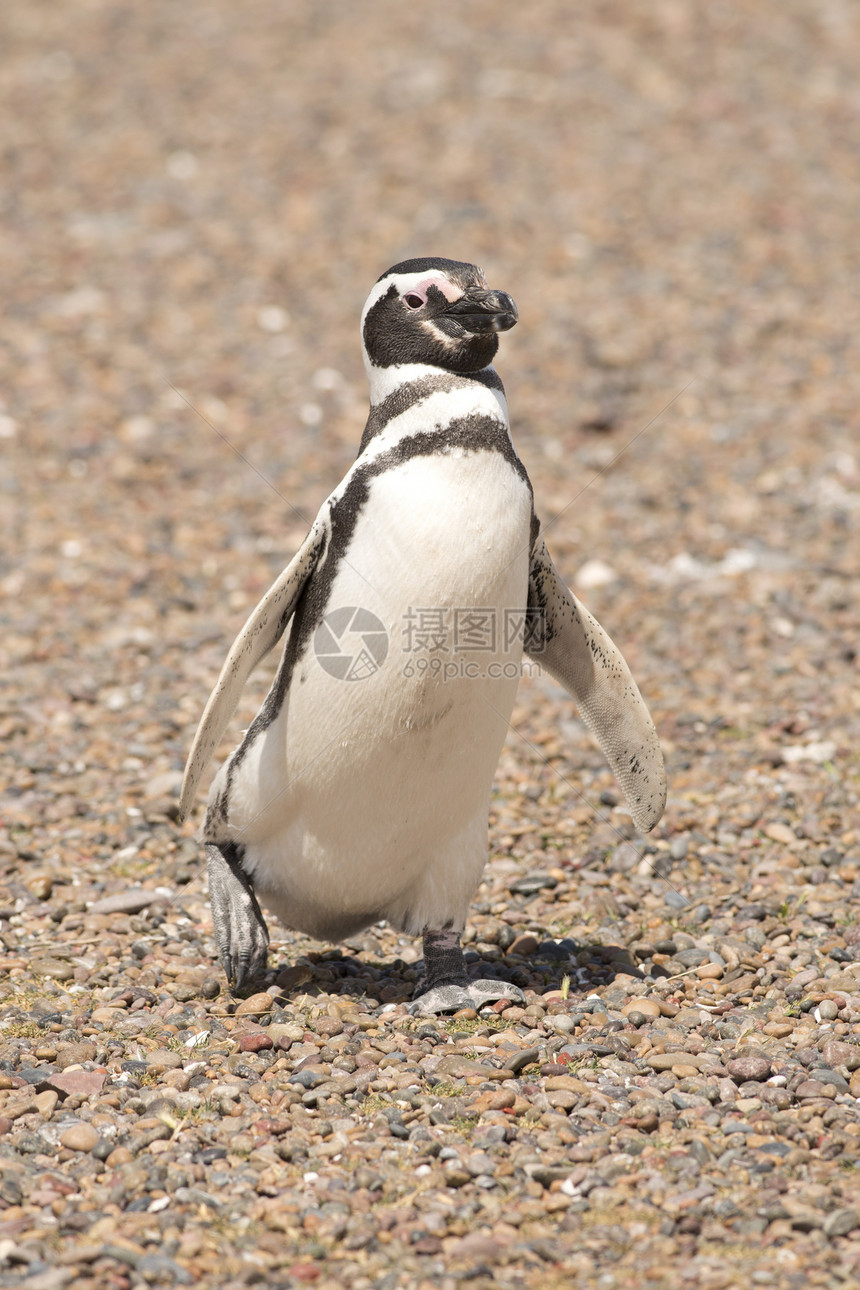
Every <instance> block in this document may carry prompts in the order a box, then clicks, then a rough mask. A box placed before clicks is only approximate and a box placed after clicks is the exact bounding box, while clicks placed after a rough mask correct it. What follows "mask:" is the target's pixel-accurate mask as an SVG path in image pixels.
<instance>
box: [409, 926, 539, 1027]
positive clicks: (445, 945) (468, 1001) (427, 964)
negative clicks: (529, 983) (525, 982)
mask: <svg viewBox="0 0 860 1290" xmlns="http://www.w3.org/2000/svg"><path fill="white" fill-rule="evenodd" d="M423 939H424V974H423V976H422V977H421V978H419V981H418V984H417V985H416V987H415V995H414V996H413V1001H412V1003H411V1005H410V1007H409V1011H410V1012H411V1013H413V1014H415V1013H424V1014H430V1013H434V1012H459V1011H460V1009H461V1008H474V1009H475V1010H476V1011H477V1010H478V1008H483V1007H485V1006H486V1005H487V1004H488V1003H495V1002H496V1001H497V1000H498V999H511V1000H512V1001H514V1002H517V1003H523V1002H525V995H524V994H523V992H522V990H518V989H517V987H516V986H515V985H509V984H508V982H507V981H491V980H489V979H485V980H481V981H472V980H470V978H469V973H468V971H467V970H466V960H465V959H464V958H463V950H462V947H461V945H460V934H459V932H455V931H452V930H451V928H449V927H446V928H443V929H442V931H439V932H436V931H432V930H431V929H430V928H425V929H424V938H423Z"/></svg>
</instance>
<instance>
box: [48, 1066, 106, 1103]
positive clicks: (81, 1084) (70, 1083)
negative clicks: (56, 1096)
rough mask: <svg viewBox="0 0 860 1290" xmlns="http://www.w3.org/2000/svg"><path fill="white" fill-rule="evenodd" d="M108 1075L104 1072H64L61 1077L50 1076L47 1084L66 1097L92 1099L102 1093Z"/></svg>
mask: <svg viewBox="0 0 860 1290" xmlns="http://www.w3.org/2000/svg"><path fill="white" fill-rule="evenodd" d="M106 1079H107V1075H106V1074H105V1072H104V1071H80V1070H78V1071H76V1070H64V1071H61V1072H60V1074H59V1075H50V1076H49V1077H48V1080H47V1083H48V1084H50V1086H51V1088H55V1089H56V1090H57V1092H59V1093H62V1094H63V1096H64V1097H80V1098H86V1097H92V1096H93V1094H94V1093H100V1092H101V1091H102V1088H103V1087H104V1082H105V1080H106Z"/></svg>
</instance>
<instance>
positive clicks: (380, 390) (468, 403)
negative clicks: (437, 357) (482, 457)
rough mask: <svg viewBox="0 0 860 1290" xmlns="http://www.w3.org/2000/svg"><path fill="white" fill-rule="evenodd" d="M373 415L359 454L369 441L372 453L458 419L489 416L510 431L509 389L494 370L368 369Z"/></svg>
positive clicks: (405, 365)
mask: <svg viewBox="0 0 860 1290" xmlns="http://www.w3.org/2000/svg"><path fill="white" fill-rule="evenodd" d="M368 375H369V377H370V413H369V415H368V418H367V425H366V426H365V428H364V434H363V435H362V437H361V444H360V445H359V449H358V455H359V456H361V455H362V454H363V453H364V452H365V450H366V449H367V448H368V446H369V444H370V443H371V441H373V444H374V451H378V450H381V449H382V447H383V445H387V446H390V444H392V443H393V442H395V441H396V440H397V439H399V438H401V437H402V436H403V435H409V434H414V433H416V431H418V430H425V429H426V428H427V425H428V424H429V425H436V426H437V428H439V427H442V426H444V425H447V424H448V423H449V422H450V421H452V420H454V419H456V418H462V417H468V416H475V415H478V416H485V417H486V416H489V417H492V419H493V420H495V421H498V422H499V424H500V425H501V426H504V428H505V430H507V431H508V432H509V425H508V405H507V402H506V400H505V390H504V386H503V385H502V382H501V380H500V379H499V376H498V374H497V372H496V370H495V368H493V367H490V366H487V367H484V368H482V369H481V370H480V371H479V372H470V373H468V374H463V375H461V374H460V373H456V372H446V371H445V370H444V369H443V368H441V367H433V366H431V365H430V364H429V363H402V364H399V365H398V366H396V367H379V368H375V367H369V368H368Z"/></svg>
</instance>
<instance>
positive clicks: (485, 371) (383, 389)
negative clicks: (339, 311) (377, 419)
mask: <svg viewBox="0 0 860 1290" xmlns="http://www.w3.org/2000/svg"><path fill="white" fill-rule="evenodd" d="M367 379H368V382H369V384H370V406H371V408H376V407H378V406H379V404H380V403H383V402H384V401H385V400H386V399H387V398H389V397H390V396H391V395H392V394H395V393H396V392H397V391H398V390H400V389H402V388H403V387H404V386H406V385H413V384H415V383H418V382H420V384H421V387H422V389H424V390H426V391H430V390H432V389H438V390H448V389H450V388H451V384H452V381H455V382H456V383H457V384H458V385H460V384H461V383H462V384H463V385H465V384H466V383H468V382H471V381H475V382H476V383H478V384H480V385H488V386H490V387H491V388H495V389H502V383H501V380H500V379H499V377H498V375H497V373H496V370H495V368H494V367H492V366H489V365H488V366H487V367H484V368H482V369H481V370H480V371H479V372H469V373H459V372H447V371H445V369H444V368H442V367H435V366H434V365H433V364H432V363H396V364H392V366H390V367H375V366H374V365H373V364H371V363H368V364H367Z"/></svg>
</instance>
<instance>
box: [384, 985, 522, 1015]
mask: <svg viewBox="0 0 860 1290" xmlns="http://www.w3.org/2000/svg"><path fill="white" fill-rule="evenodd" d="M499 999H510V1000H511V1002H512V1003H525V995H524V994H523V992H522V990H520V989H518V988H517V987H516V986H515V985H510V984H509V983H508V982H507V981H491V980H489V978H487V979H486V980H481V981H470V982H469V983H468V985H437V986H434V987H433V989H431V990H425V991H424V993H423V994H420V995H418V997H417V998H416V999H413V1001H412V1003H411V1004H410V1005H409V1011H410V1012H411V1013H412V1015H413V1016H415V1015H421V1016H429V1015H432V1014H433V1013H437V1012H459V1011H460V1009H461V1008H474V1009H475V1011H476V1012H477V1011H478V1010H479V1009H480V1008H484V1007H486V1005H487V1004H488V1003H496V1002H497V1000H499Z"/></svg>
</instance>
